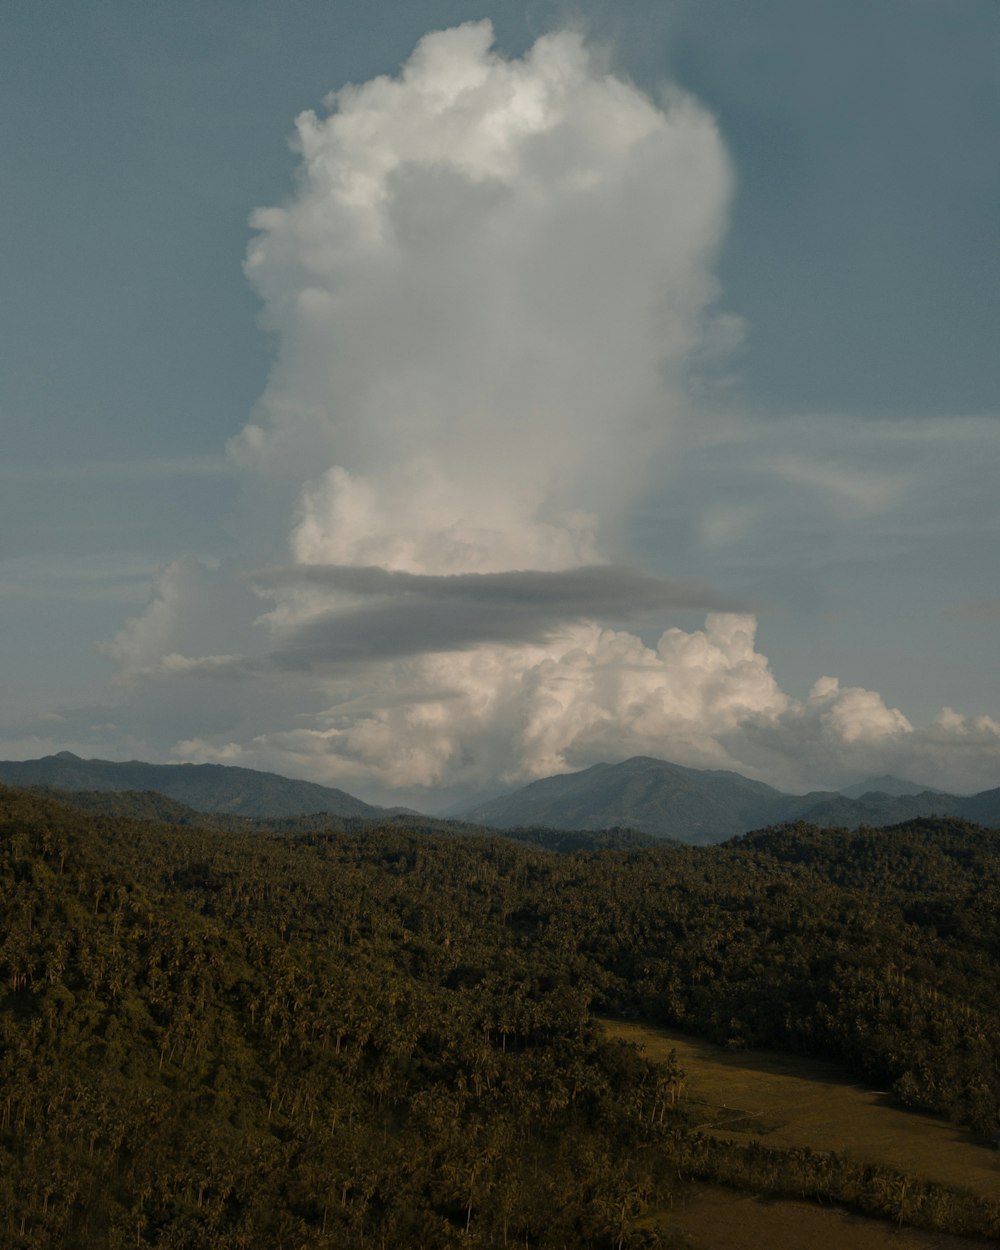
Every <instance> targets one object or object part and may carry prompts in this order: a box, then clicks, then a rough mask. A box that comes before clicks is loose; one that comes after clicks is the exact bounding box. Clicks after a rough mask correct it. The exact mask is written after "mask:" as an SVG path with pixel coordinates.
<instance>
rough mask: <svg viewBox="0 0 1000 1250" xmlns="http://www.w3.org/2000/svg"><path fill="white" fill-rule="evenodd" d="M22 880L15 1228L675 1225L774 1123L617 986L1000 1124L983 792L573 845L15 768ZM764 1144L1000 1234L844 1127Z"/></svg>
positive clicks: (444, 1232) (12, 1170)
mask: <svg viewBox="0 0 1000 1250" xmlns="http://www.w3.org/2000/svg"><path fill="white" fill-rule="evenodd" d="M0 896H2V908H3V915H4V918H5V924H4V927H3V930H2V934H0V1244H3V1246H4V1247H5V1248H6V1247H10V1248H11V1250H29V1248H31V1250H41V1248H43V1247H45V1248H48V1247H52V1246H60V1247H66V1248H67V1250H77V1248H79V1250H83V1248H84V1247H86V1248H87V1250H105V1248H108V1250H110V1248H111V1247H119V1246H121V1247H124V1246H138V1247H140V1250H142V1248H143V1247H154V1246H155V1247H164V1248H165V1247H167V1246H170V1247H192V1248H193V1247H203V1246H212V1247H213V1250H216V1248H218V1250H256V1248H257V1247H260V1248H263V1247H278V1246H283V1247H287V1248H289V1250H291V1248H292V1247H294V1248H295V1250H298V1248H299V1247H309V1248H310V1250H311V1248H312V1247H316V1248H317V1250H333V1248H334V1247H338V1248H340V1247H355V1246H357V1247H361V1246H362V1245H363V1246H366V1247H367V1246H386V1247H390V1246H391V1247H398V1248H401V1250H406V1248H408V1247H414V1248H416V1247H420V1248H421V1250H438V1248H441V1250H444V1248H446V1247H458V1246H465V1247H470V1246H471V1247H482V1248H483V1250H485V1248H486V1247H490V1246H502V1245H503V1244H504V1243H505V1242H506V1243H507V1244H508V1245H528V1246H529V1247H532V1248H535V1250H543V1248H551V1250H555V1248H556V1247H568V1246H572V1247H574V1248H579V1250H587V1248H588V1247H593V1248H594V1250H596V1248H597V1247H610V1246H617V1247H620V1248H621V1250H625V1248H626V1247H630V1248H631V1247H640V1246H642V1247H647V1248H648V1247H652V1246H654V1245H657V1244H658V1242H657V1240H656V1234H655V1232H654V1231H653V1230H651V1229H649V1228H646V1227H645V1226H644V1225H643V1224H642V1222H641V1220H640V1219H639V1217H640V1216H641V1214H642V1212H643V1210H645V1209H646V1207H647V1206H649V1205H650V1204H659V1205H666V1204H668V1203H669V1201H670V1195H671V1193H672V1191H673V1187H675V1186H676V1185H677V1183H678V1178H679V1177H681V1178H683V1177H684V1176H691V1175H697V1176H700V1177H703V1178H705V1177H711V1176H712V1175H715V1174H716V1172H719V1173H721V1172H723V1171H724V1173H725V1175H726V1177H727V1178H728V1183H740V1180H739V1178H740V1176H742V1175H744V1174H745V1175H746V1176H747V1177H752V1176H758V1177H759V1175H760V1167H761V1160H762V1159H764V1158H765V1156H766V1155H767V1152H766V1151H763V1152H762V1151H761V1149H760V1148H759V1147H757V1146H756V1145H754V1146H752V1147H747V1148H746V1150H744V1148H743V1147H739V1146H735V1145H734V1146H726V1145H724V1144H720V1143H718V1142H715V1141H714V1140H713V1139H710V1138H706V1137H705V1136H704V1134H702V1133H698V1132H695V1131H694V1130H693V1129H692V1128H690V1127H689V1126H688V1125H687V1123H686V1120H685V1114H684V1109H683V1104H682V1105H681V1106H679V1107H678V1105H677V1092H678V1089H679V1081H680V1075H681V1074H680V1073H678V1072H676V1071H672V1070H671V1069H670V1068H669V1067H668V1068H666V1069H664V1068H654V1067H652V1066H650V1065H649V1064H647V1063H645V1062H644V1061H643V1060H641V1059H640V1058H639V1057H638V1055H637V1054H636V1053H635V1052H634V1051H630V1050H628V1049H627V1048H625V1047H623V1046H622V1045H621V1044H619V1043H611V1042H608V1041H606V1040H603V1038H602V1034H601V1031H600V1030H599V1029H598V1028H597V1027H596V1026H595V1023H594V1015H595V1013H613V1012H617V1011H622V1010H627V1011H629V1012H630V1013H631V1012H639V1013H641V1014H643V1015H644V1016H645V1017H646V1018H647V1019H649V1020H652V1021H662V1022H664V1023H670V1024H673V1025H680V1026H682V1027H683V1028H685V1029H687V1030H689V1031H691V1032H693V1033H697V1034H701V1035H703V1036H707V1037H710V1038H713V1039H716V1040H718V1041H721V1042H724V1043H729V1044H730V1045H764V1044H767V1045H773V1046H779V1047H784V1048H788V1049H793V1050H799V1051H805V1052H808V1053H811V1054H821V1055H828V1056H835V1057H839V1058H841V1059H842V1060H844V1061H846V1062H847V1063H849V1064H850V1065H851V1066H852V1067H853V1068H854V1069H855V1070H856V1071H857V1072H858V1073H860V1074H863V1075H864V1076H866V1077H867V1079H869V1080H871V1081H874V1082H877V1083H878V1084H877V1087H878V1088H887V1089H892V1090H893V1091H894V1092H895V1095H896V1097H898V1098H899V1099H901V1100H902V1101H903V1102H905V1103H906V1104H908V1105H912V1106H924V1107H928V1108H931V1109H935V1110H939V1111H943V1112H945V1113H947V1114H949V1115H951V1116H952V1117H953V1118H954V1119H955V1120H956V1121H957V1122H959V1123H963V1124H966V1125H968V1126H970V1127H971V1128H972V1129H973V1131H974V1132H975V1133H977V1134H979V1135H980V1136H981V1137H982V1138H984V1139H985V1137H986V1136H987V1135H989V1134H990V1133H992V1130H993V1128H994V1126H995V1122H996V1114H997V1105H998V1099H1000V1076H998V1073H1000V972H998V969H1000V852H998V843H997V835H996V834H995V833H991V832H988V831H986V830H983V829H980V828H976V827H972V826H968V825H965V824H962V823H960V822H954V821H921V822H918V823H916V824H913V825H909V826H903V827H900V828H896V829H891V830H882V831H872V830H867V831H861V832H859V833H857V834H849V833H845V832H844V831H836V830H834V831H827V830H819V829H815V828H808V827H804V826H795V827H789V828H783V829H774V830H769V831H765V832H763V833H759V834H755V835H751V836H748V837H746V838H743V839H739V840H736V841H734V842H732V843H729V844H726V845H723V846H713V847H704V848H698V847H676V846H675V847H654V848H648V849H636V850H631V851H626V852H604V853H599V854H598V853H592V852H588V853H576V854H566V855H552V854H547V853H544V852H542V851H538V850H534V849H532V848H530V847H524V846H518V845H515V844H513V843H511V842H508V841H503V840H501V839H489V838H484V837H477V838H464V839H463V838H457V837H452V838H440V837H435V836H431V835H427V834H421V835H417V834H413V833H407V832H401V831H400V830H398V829H393V828H387V829H385V830H383V831H379V830H378V829H377V828H375V827H369V828H368V829H367V830H366V831H365V832H363V833H357V834H349V833H322V832H314V833H310V834H304V835H301V834H300V835H299V836H297V837H294V838H288V837H275V836H267V835H265V834H262V833H261V832H260V831H259V830H254V831H252V832H241V831H231V832H227V831H225V830H221V829H211V830H203V829H198V828H194V827H187V826H182V825H170V826H164V825H157V824H154V823H151V822H149V821H130V820H127V819H115V818H113V817H110V816H107V815H99V814H92V815H88V814H86V813H82V812H81V811H79V810H76V809H73V808H70V807H68V806H66V805H64V804H59V803H56V802H53V801H50V800H45V799H42V798H40V797H39V796H38V795H35V794H27V793H24V792H19V791H12V790H5V789H2V788H0ZM984 1148H985V1147H984ZM741 1152H742V1153H741ZM767 1159H770V1156H767ZM765 1161H767V1160H765ZM768 1167H769V1168H770V1170H771V1172H772V1173H773V1174H774V1175H775V1176H778V1177H785V1178H790V1179H786V1180H785V1181H778V1182H776V1183H778V1184H781V1183H784V1184H793V1185H794V1187H795V1189H796V1192H798V1193H802V1194H815V1195H817V1196H820V1195H823V1196H824V1197H825V1198H826V1199H829V1198H830V1197H831V1196H832V1197H834V1198H838V1197H839V1198H840V1199H843V1200H846V1201H850V1202H851V1203H852V1204H854V1205H859V1206H860V1207H861V1208H862V1209H866V1210H875V1211H881V1212H882V1213H884V1214H887V1215H890V1216H891V1217H892V1218H894V1219H897V1220H899V1221H901V1222H911V1221H916V1222H917V1223H920V1222H921V1221H923V1226H927V1227H937V1228H948V1229H951V1230H952V1231H964V1232H977V1233H979V1234H980V1235H982V1236H985V1237H988V1238H990V1239H991V1240H992V1241H993V1242H994V1243H995V1242H996V1241H997V1240H998V1239H1000V1207H998V1206H996V1205H994V1206H993V1207H990V1206H989V1204H983V1203H981V1202H980V1203H979V1204H978V1205H977V1204H976V1203H975V1202H973V1201H971V1200H968V1199H964V1198H960V1197H956V1196H955V1195H950V1194H948V1193H945V1192H938V1191H934V1192H931V1191H930V1190H928V1188H927V1186H926V1185H925V1186H923V1187H921V1185H920V1184H917V1183H910V1182H909V1181H906V1182H905V1183H903V1182H901V1181H900V1178H898V1177H895V1178H894V1177H893V1176H891V1175H889V1176H883V1175H882V1174H880V1173H878V1171H877V1169H876V1170H873V1169H871V1168H868V1169H859V1168H858V1167H857V1166H856V1165H853V1164H849V1163H848V1162H846V1161H844V1160H843V1159H840V1158H839V1157H838V1156H835V1155H831V1156H823V1157H818V1156H811V1155H808V1152H806V1154H805V1155H803V1154H802V1152H798V1153H797V1154H796V1155H795V1157H794V1158H793V1157H791V1156H789V1157H788V1158H784V1157H782V1158H781V1159H780V1160H771V1161H770V1162H768ZM744 1168H745V1172H744ZM755 1168H756V1171H754V1169H755ZM852 1168H853V1171H852ZM746 1183H747V1184H757V1183H759V1182H753V1181H751V1180H747V1182H746Z"/></svg>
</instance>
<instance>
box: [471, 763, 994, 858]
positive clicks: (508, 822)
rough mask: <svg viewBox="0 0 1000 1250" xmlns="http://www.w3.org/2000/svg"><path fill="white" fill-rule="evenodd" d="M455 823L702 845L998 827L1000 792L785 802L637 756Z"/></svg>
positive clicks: (479, 807) (553, 781)
mask: <svg viewBox="0 0 1000 1250" xmlns="http://www.w3.org/2000/svg"><path fill="white" fill-rule="evenodd" d="M875 785H881V786H890V787H891V789H892V791H895V793H892V792H887V790H886V789H875V788H873V787H874V786H875ZM852 790H854V788H853V787H852ZM455 814H456V815H461V817H462V818H463V819H465V820H469V821H475V822H476V823H477V824H481V825H487V826H489V827H491V828H495V829H503V828H514V827H517V826H519V825H545V826H548V827H550V828H553V829H605V828H611V827H613V826H616V825H617V826H624V827H628V828H631V829H637V830H640V831H642V832H643V833H650V834H654V835H656V836H658V837H671V838H676V839H678V840H680V841H683V842H694V843H708V842H722V841H724V840H725V839H726V838H730V837H732V836H733V835H734V834H738V833H746V832H748V831H749V830H751V829H760V828H764V827H765V826H767V825H777V824H783V823H786V822H788V821H797V820H801V821H807V822H808V823H810V824H816V825H823V826H845V827H847V828H849V829H856V828H857V827H858V826H859V825H875V826H881V825H893V824H899V823H901V822H902V821H904V820H912V819H913V818H914V817H918V816H935V815H936V816H958V817H960V818H962V819H965V820H972V821H976V822H977V823H978V824H983V825H988V826H998V825H1000V789H997V790H986V791H983V792H982V793H981V794H974V795H970V796H968V797H962V796H959V795H954V794H945V793H942V792H941V791H937V790H930V789H924V788H921V787H920V786H917V785H914V784H913V783H912V782H903V781H900V780H899V779H898V778H878V779H875V780H874V781H873V783H869V786H866V787H864V788H863V792H862V793H861V794H860V795H859V796H858V797H853V796H852V793H847V792H842V791H825V790H816V791H813V792H811V793H809V794H785V793H783V792H782V791H780V790H776V789H774V787H773V786H769V785H765V784H764V783H763V782H761V781H751V780H750V779H749V778H747V777H743V776H741V775H740V774H739V773H733V772H724V771H721V770H716V769H700V768H683V767H682V766H681V765H679V764H670V763H667V761H665V760H656V759H650V758H648V757H646V756H635V757H634V758H632V759H628V760H625V761H624V762H623V763H620V764H594V765H593V766H592V767H590V768H585V769H583V771H582V772H576V773H565V774H562V775H560V776H556V777H544V778H542V779H541V780H540V781H533V782H532V783H531V784H530V785H527V786H524V787H523V788H522V789H520V790H515V791H514V792H513V793H511V794H505V795H501V796H500V797H498V798H495V799H492V800H490V801H489V802H486V803H478V804H475V805H473V806H471V807H467V808H464V809H463V810H462V811H461V812H460V813H455Z"/></svg>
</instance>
